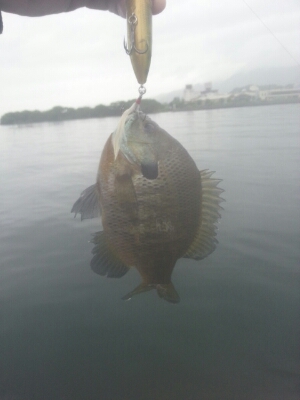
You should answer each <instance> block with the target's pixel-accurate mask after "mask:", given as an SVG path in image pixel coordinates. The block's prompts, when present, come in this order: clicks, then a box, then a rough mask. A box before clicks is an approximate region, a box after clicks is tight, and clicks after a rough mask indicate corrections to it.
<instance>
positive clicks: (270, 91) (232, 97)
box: [183, 82, 300, 105]
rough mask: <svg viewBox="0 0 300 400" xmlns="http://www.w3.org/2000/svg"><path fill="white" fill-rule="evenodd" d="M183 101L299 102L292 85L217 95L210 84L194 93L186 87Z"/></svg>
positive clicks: (298, 93)
mask: <svg viewBox="0 0 300 400" xmlns="http://www.w3.org/2000/svg"><path fill="white" fill-rule="evenodd" d="M183 101H184V103H197V104H199V105H201V104H202V105H209V104H226V103H232V102H234V101H240V102H242V103H251V102H259V101H261V102H264V101H265V102H272V101H274V102H278V101H282V102H286V101H300V88H294V87H293V85H288V86H286V87H276V85H271V86H269V87H268V86H267V87H266V86H264V87H262V88H260V87H259V86H257V85H248V86H245V87H242V88H236V89H234V90H232V91H231V92H230V93H219V92H218V90H216V89H212V83H211V82H207V83H205V85H204V90H202V91H195V90H194V89H193V85H191V84H189V85H186V87H185V89H184V93H183Z"/></svg>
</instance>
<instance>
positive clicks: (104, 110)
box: [0, 98, 300, 125]
mask: <svg viewBox="0 0 300 400" xmlns="http://www.w3.org/2000/svg"><path fill="white" fill-rule="evenodd" d="M134 101H135V100H134V99H133V100H128V101H126V102H125V101H119V102H115V103H112V104H110V105H109V106H104V105H98V106H96V107H94V108H90V107H81V108H78V109H74V108H68V107H61V106H57V107H54V108H52V109H51V110H47V111H37V110H35V111H27V110H26V111H21V112H10V113H6V114H4V115H3V116H2V117H1V121H0V125H23V124H37V123H43V122H64V121H73V120H82V119H91V118H92V119H96V118H107V117H118V116H120V115H121V114H122V112H123V110H125V109H127V108H129V107H130V106H131V104H132V103H133V102H134ZM297 103H300V99H288V100H285V101H284V100H283V99H280V100H272V101H266V100H257V99H256V100H252V101H248V100H246V101H245V100H244V101H241V100H235V101H232V102H230V103H224V104H218V103H215V102H214V103H211V104H197V103H192V102H190V103H184V102H183V101H182V100H180V99H178V98H175V99H174V100H173V101H172V102H170V103H169V104H162V103H159V102H158V101H156V100H153V99H144V100H143V103H142V109H143V112H145V113H146V114H156V113H162V112H181V111H198V110H216V109H223V108H241V107H258V106H270V105H276V104H297Z"/></svg>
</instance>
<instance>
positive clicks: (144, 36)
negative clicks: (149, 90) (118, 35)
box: [124, 0, 152, 95]
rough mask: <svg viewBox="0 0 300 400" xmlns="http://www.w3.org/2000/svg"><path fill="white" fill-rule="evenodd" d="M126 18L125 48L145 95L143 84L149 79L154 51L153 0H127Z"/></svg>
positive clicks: (141, 92)
mask: <svg viewBox="0 0 300 400" xmlns="http://www.w3.org/2000/svg"><path fill="white" fill-rule="evenodd" d="M126 19H127V43H126V42H125V39H124V48H125V51H126V53H127V54H128V55H129V56H130V60H131V64H132V68H133V70H134V73H135V76H136V79H137V81H138V83H139V84H140V85H141V86H140V88H139V93H140V94H141V95H143V94H144V93H145V92H146V89H145V87H144V86H143V85H144V84H145V83H146V81H147V76H148V72H149V68H150V63H151V53H152V9H151V0H126Z"/></svg>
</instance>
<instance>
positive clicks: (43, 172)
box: [0, 104, 300, 400]
mask: <svg viewBox="0 0 300 400" xmlns="http://www.w3.org/2000/svg"><path fill="white" fill-rule="evenodd" d="M299 115H300V106H299V104H292V105H274V106H268V107H267V106H265V107H252V108H250V107H249V108H239V109H238V108H236V109H220V110H206V111H195V112H178V113H164V114H157V115H152V116H151V118H153V120H154V121H156V122H157V123H158V124H159V125H160V126H161V127H162V128H164V129H165V130H166V131H167V132H169V133H170V134H171V135H173V136H174V137H175V138H176V139H178V140H179V141H180V142H181V143H182V144H183V145H184V146H185V147H186V149H187V150H188V151H189V152H190V154H191V155H192V157H193V158H194V160H195V161H196V163H197V166H198V168H199V169H200V170H201V169H206V168H208V169H210V170H214V171H216V173H215V175H214V177H216V178H221V179H223V182H222V183H221V184H220V187H222V188H223V189H225V193H224V194H223V197H224V198H225V199H226V203H222V206H223V207H224V211H222V219H221V222H220V224H219V231H218V236H217V238H218V240H219V245H218V247H217V249H216V251H215V252H214V253H213V254H211V255H210V256H209V257H208V258H206V259H204V260H202V261H200V262H197V261H193V260H187V259H181V260H179V261H178V262H177V265H176V268H175V270H174V272H173V275H172V280H173V283H174V285H175V287H176V289H177V290H178V292H179V294H180V297H181V302H180V303H179V305H176V306H174V305H171V304H168V303H166V302H164V301H162V300H161V299H160V298H159V297H158V296H157V295H156V293H155V291H151V292H147V293H144V294H143V295H139V296H137V297H135V298H133V299H132V300H131V301H129V302H124V301H122V300H121V297H122V296H123V295H125V294H126V293H128V292H129V291H131V290H132V289H133V288H134V287H135V286H137V285H138V283H139V282H140V277H139V276H138V274H137V272H136V271H135V270H131V271H129V273H128V274H126V275H125V276H124V277H123V278H121V279H108V278H102V277H100V276H98V275H96V274H94V273H93V272H92V271H91V269H90V267H89V262H90V259H91V250H92V247H93V246H92V244H91V243H89V240H90V239H91V234H92V233H94V232H96V231H98V230H100V229H101V221H100V220H99V219H95V220H87V221H83V222H81V221H80V218H78V217H77V218H76V219H74V218H73V215H72V214H71V213H70V210H71V207H72V205H73V203H74V201H75V200H76V199H77V198H78V196H79V194H80V192H81V191H82V190H83V189H85V188H86V187H87V186H89V185H91V184H92V183H94V181H95V179H96V171H97V168H98V163H99V159H100V154H101V151H102V148H103V146H104V143H105V141H106V139H107V137H108V136H109V134H110V133H111V132H112V131H113V130H114V129H115V127H116V125H117V121H118V118H107V119H99V120H81V121H72V122H64V123H58V124H36V125H31V126H29V125H24V126H19V127H18V126H13V127H4V126H0V182H1V196H0V221H1V222H0V226H1V229H0V399H1V400H41V399H43V400H54V399H55V400H82V399H88V400H94V399H95V400H98V399H104V400H107V399H109V400H144V399H145V400H154V399H155V400H169V399H170V400H171V399H172V400H173V399H176V400H177V399H178V400H182V399H184V400H199V399H204V400H227V399H228V400H232V399H237V400H244V399H245V400H298V399H299V398H300V354H299V338H300V269H299V265H300V262H299V261H300V257H299V256H300V255H299V248H300V243H299V231H300V209H299V200H300V190H299V170H300V140H299V131H300V129H299V128H300V121H299Z"/></svg>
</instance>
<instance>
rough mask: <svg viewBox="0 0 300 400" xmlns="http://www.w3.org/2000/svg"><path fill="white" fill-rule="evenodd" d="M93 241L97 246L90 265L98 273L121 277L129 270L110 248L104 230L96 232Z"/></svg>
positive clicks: (109, 276) (110, 276)
mask: <svg viewBox="0 0 300 400" xmlns="http://www.w3.org/2000/svg"><path fill="white" fill-rule="evenodd" d="M92 243H94V244H95V245H96V246H95V247H94V248H93V251H92V253H93V254H94V257H93V258H92V260H91V263H90V266H91V268H92V270H93V271H94V272H95V273H96V274H98V275H101V276H107V277H108V278H121V277H122V276H123V275H125V274H126V272H128V270H129V268H128V267H127V266H126V265H124V264H123V263H122V262H121V261H120V260H119V259H118V257H117V256H116V255H115V254H114V253H113V252H112V251H111V250H110V249H109V248H108V246H107V243H106V240H105V234H104V232H97V233H95V234H94V236H93V239H92Z"/></svg>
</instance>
